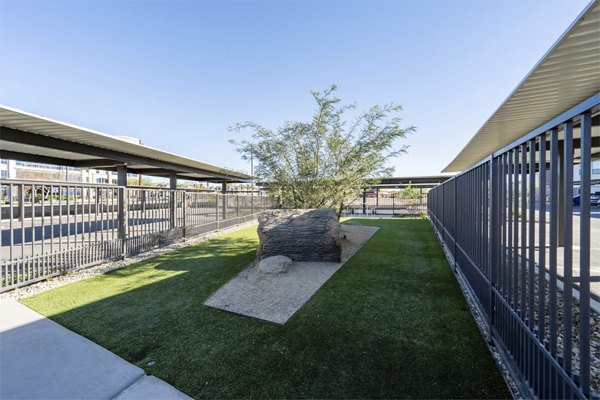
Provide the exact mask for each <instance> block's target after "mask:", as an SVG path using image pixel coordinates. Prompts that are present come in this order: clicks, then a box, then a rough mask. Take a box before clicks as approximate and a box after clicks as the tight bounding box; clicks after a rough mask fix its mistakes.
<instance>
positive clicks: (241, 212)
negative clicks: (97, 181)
mask: <svg viewBox="0 0 600 400" xmlns="http://www.w3.org/2000/svg"><path fill="white" fill-rule="evenodd" d="M276 206H277V202H276V201H275V199H273V198H270V197H266V196H248V195H233V194H216V193H205V192H199V191H190V190H168V189H157V188H125V187H119V186H107V185H93V184H73V183H65V182H32V181H14V180H10V181H9V180H4V181H1V182H0V217H1V218H0V222H1V226H2V230H1V246H0V252H1V260H0V292H3V291H6V290H9V289H13V288H16V287H19V286H23V285H27V284H30V283H33V282H36V281H39V280H42V279H47V278H48V277H51V276H54V275H58V274H61V273H63V272H65V271H70V270H74V269H78V268H84V267H89V266H91V265H94V264H98V263H102V262H105V261H109V260H114V259H119V258H122V257H125V256H130V255H133V254H137V253H141V252H144V251H147V250H149V249H151V248H154V247H157V246H161V245H164V244H167V243H170V242H172V241H173V240H176V239H181V238H185V237H191V236H195V235H199V234H203V233H207V232H210V231H215V230H218V229H222V228H226V227H229V226H233V225H236V224H239V223H242V222H246V221H250V220H252V219H255V218H256V216H257V213H259V212H261V211H264V210H266V209H269V208H275V207H276Z"/></svg>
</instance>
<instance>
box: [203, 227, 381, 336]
mask: <svg viewBox="0 0 600 400" xmlns="http://www.w3.org/2000/svg"><path fill="white" fill-rule="evenodd" d="M378 229H379V228H378V227H371V226H362V225H358V224H356V225H355V224H342V234H343V235H345V236H346V238H345V239H342V262H341V263H332V262H293V263H292V266H291V268H290V269H289V271H288V272H287V273H285V274H280V275H273V274H261V273H257V272H256V271H255V267H254V263H252V264H250V265H248V266H247V267H246V268H245V269H244V270H243V271H241V272H240V273H239V274H237V275H236V276H235V277H234V278H233V279H231V280H230V281H229V282H227V283H226V284H225V285H223V286H222V287H221V288H220V289H219V290H217V291H216V292H215V293H213V294H212V295H211V296H210V297H209V298H208V299H207V300H206V301H205V302H204V305H207V306H209V307H214V308H218V309H220V310H224V311H230V312H233V313H237V314H241V315H246V316H248V317H253V318H258V319H262V320H266V321H271V322H275V323H277V324H284V323H285V322H286V321H287V320H288V319H290V317H291V316H292V315H294V313H295V312H296V311H298V309H300V307H302V305H303V304H304V303H306V302H307V301H308V300H309V299H310V298H311V297H312V296H313V294H315V292H316V291H317V290H319V288H320V287H321V286H322V285H323V284H324V283H325V282H327V280H328V279H329V278H331V276H332V275H333V274H334V273H335V272H336V271H337V270H338V269H340V267H341V266H342V265H344V263H345V262H346V261H348V260H349V259H350V257H352V255H354V253H356V252H357V251H358V249H360V248H361V247H362V246H363V244H365V243H366V241H367V240H369V238H371V236H373V235H374V234H375V232H377V230H378Z"/></svg>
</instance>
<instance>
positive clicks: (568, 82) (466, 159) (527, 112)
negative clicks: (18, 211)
mask: <svg viewBox="0 0 600 400" xmlns="http://www.w3.org/2000/svg"><path fill="white" fill-rule="evenodd" d="M599 92H600V1H598V0H595V1H593V2H592V3H590V4H589V5H588V6H587V7H586V9H585V10H584V11H583V12H582V14H581V15H580V16H579V17H578V18H577V20H575V22H574V23H573V24H572V25H571V26H570V27H569V28H568V29H567V31H566V32H565V33H564V34H563V35H562V36H561V37H560V38H559V40H558V41H557V42H556V43H555V44H554V45H553V46H552V48H551V49H550V50H549V51H548V52H547V53H546V55H544V57H542V59H541V60H540V61H539V62H538V64H537V65H536V66H535V67H534V68H533V70H532V71H531V72H530V73H529V74H528V75H527V76H526V77H525V78H524V79H523V80H522V81H521V83H519V85H518V86H517V88H516V89H515V90H514V91H513V92H512V93H511V94H510V96H509V97H508V98H507V99H506V100H505V101H504V103H502V105H501V106H500V107H499V108H498V109H497V110H496V112H495V113H494V114H493V115H492V116H491V117H490V118H489V119H488V120H487V122H486V123H485V124H484V125H483V126H482V127H481V129H479V131H478V132H477V133H476V134H475V136H473V138H472V139H471V140H470V141H469V143H468V144H467V145H466V146H465V147H464V148H463V149H462V150H461V152H460V153H459V154H458V156H456V158H455V159H454V160H453V161H452V162H451V163H450V164H449V165H448V166H447V167H446V168H444V169H443V171H442V172H460V171H463V170H465V169H467V168H469V167H470V166H472V165H474V164H476V163H477V162H479V161H481V160H482V159H484V158H485V157H486V156H488V155H489V154H491V153H493V152H495V151H497V150H499V149H501V148H503V147H504V146H507V145H508V144H510V143H512V142H514V141H515V140H517V139H518V138H520V137H522V136H523V135H525V134H527V133H529V132H531V131H533V130H534V129H536V128H538V127H540V126H541V125H543V124H544V123H546V122H547V121H550V120H551V119H553V118H554V117H556V116H558V115H560V114H562V113H563V112H565V111H567V110H569V109H570V108H572V107H574V106H576V105H577V104H579V103H581V102H582V101H584V100H586V99H588V98H590V97H592V96H594V95H598V93H599Z"/></svg>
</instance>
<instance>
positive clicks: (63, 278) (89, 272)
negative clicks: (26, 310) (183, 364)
mask: <svg viewBox="0 0 600 400" xmlns="http://www.w3.org/2000/svg"><path fill="white" fill-rule="evenodd" d="M253 225H256V221H249V222H245V223H243V224H239V225H234V226H232V227H229V228H225V229H221V230H218V231H213V232H209V233H206V234H204V235H201V236H196V237H193V238H188V239H186V240H185V241H184V240H181V241H177V242H175V243H171V244H169V245H167V246H164V247H157V248H155V249H153V250H150V251H147V252H144V253H141V254H138V255H135V256H131V257H127V258H126V259H124V260H117V261H112V262H106V263H102V264H99V265H96V266H93V267H90V268H85V269H80V270H75V271H70V272H67V273H65V274H64V275H59V276H55V277H52V278H48V279H47V280H44V281H41V282H37V283H34V284H32V285H29V286H23V287H20V288H17V289H13V290H10V291H8V292H5V293H0V300H3V299H16V300H19V299H22V298H25V297H29V296H33V295H35V294H38V293H41V292H44V291H46V290H50V289H54V288H57V287H60V286H64V285H68V284H69V283H73V282H77V281H80V280H82V279H87V278H91V277H93V276H98V275H102V274H105V273H107V272H110V271H113V270H115V269H119V268H124V267H127V266H128V265H131V264H135V263H137V262H140V261H143V260H146V259H148V258H152V257H157V256H160V255H162V254H165V253H170V252H173V251H176V250H179V249H181V248H183V247H187V246H191V245H194V244H198V243H202V242H205V241H207V240H210V239H213V238H216V237H219V236H223V235H226V234H228V233H231V232H235V231H237V230H240V229H244V228H248V227H250V226H253Z"/></svg>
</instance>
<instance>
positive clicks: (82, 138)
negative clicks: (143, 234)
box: [0, 106, 253, 182]
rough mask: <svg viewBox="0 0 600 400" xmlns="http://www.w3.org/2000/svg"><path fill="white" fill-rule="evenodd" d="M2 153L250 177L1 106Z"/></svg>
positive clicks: (196, 175) (189, 174)
mask: <svg viewBox="0 0 600 400" xmlns="http://www.w3.org/2000/svg"><path fill="white" fill-rule="evenodd" d="M0 151H1V153H0V157H2V158H12V159H19V160H25V161H26V160H31V161H37V162H45V163H50V164H59V165H68V166H73V167H77V168H112V167H115V166H117V165H126V166H127V170H128V171H129V172H132V173H139V174H144V175H154V176H169V175H170V174H172V173H175V174H176V176H177V177H178V178H180V179H190V180H198V181H211V182H247V181H250V180H252V179H253V177H252V176H250V175H246V174H243V173H240V172H236V171H232V170H229V169H226V168H222V167H218V166H215V165H211V164H207V163H203V162H201V161H196V160H193V159H190V158H186V157H182V156H179V155H176V154H173V153H169V152H166V151H162V150H157V149H154V148H152V147H148V146H144V145H141V144H136V143H132V142H131V141H128V140H126V139H122V138H119V137H116V136H112V135H108V134H105V133H101V132H97V131H93V130H90V129H86V128H81V127H78V126H74V125H71V124H67V123H64V122H60V121H55V120H52V119H49V118H44V117H40V116H37V115H34V114H30V113H27V112H24V111H20V110H17V109H14V108H11V107H6V106H0Z"/></svg>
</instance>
